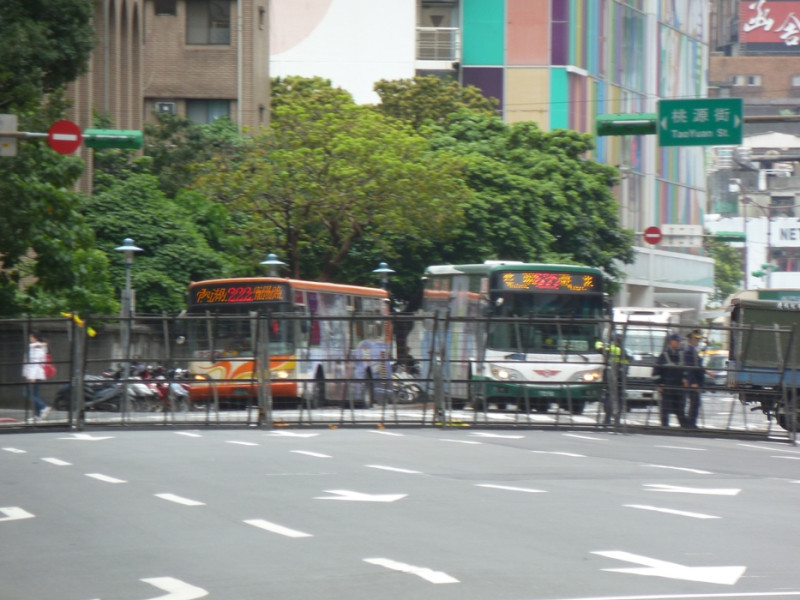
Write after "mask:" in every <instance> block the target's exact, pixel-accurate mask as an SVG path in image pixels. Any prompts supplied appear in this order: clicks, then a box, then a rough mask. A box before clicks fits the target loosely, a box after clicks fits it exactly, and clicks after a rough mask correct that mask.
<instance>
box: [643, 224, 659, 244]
mask: <svg viewBox="0 0 800 600" xmlns="http://www.w3.org/2000/svg"><path fill="white" fill-rule="evenodd" d="M644 241H645V242H647V243H648V244H657V243H658V242H660V241H661V230H660V229H659V228H658V227H656V226H655V225H653V226H651V227H648V228H647V229H645V230H644Z"/></svg>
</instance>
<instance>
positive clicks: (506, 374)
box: [489, 365, 525, 381]
mask: <svg viewBox="0 0 800 600" xmlns="http://www.w3.org/2000/svg"><path fill="white" fill-rule="evenodd" d="M489 372H490V373H491V374H492V377H494V378H495V379H499V380H500V381H523V380H524V379H525V378H524V377H523V376H522V373H520V372H519V371H517V370H516V369H509V368H508V367H503V366H500V365H489Z"/></svg>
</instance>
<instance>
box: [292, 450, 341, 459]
mask: <svg viewBox="0 0 800 600" xmlns="http://www.w3.org/2000/svg"><path fill="white" fill-rule="evenodd" d="M292 452H294V453H295V454H304V455H306V456H313V457H314V458H330V457H331V455H330V454H322V453H320V452H309V451H308V450H292Z"/></svg>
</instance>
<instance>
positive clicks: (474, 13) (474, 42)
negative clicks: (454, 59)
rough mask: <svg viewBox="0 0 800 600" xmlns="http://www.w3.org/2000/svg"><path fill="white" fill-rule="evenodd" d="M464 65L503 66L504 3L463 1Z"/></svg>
mask: <svg viewBox="0 0 800 600" xmlns="http://www.w3.org/2000/svg"><path fill="white" fill-rule="evenodd" d="M463 12H464V16H463V25H462V36H463V46H462V59H463V64H464V65H502V64H503V63H504V61H505V2H503V1H502V0H464V3H463Z"/></svg>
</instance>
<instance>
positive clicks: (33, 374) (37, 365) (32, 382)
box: [22, 332, 52, 419]
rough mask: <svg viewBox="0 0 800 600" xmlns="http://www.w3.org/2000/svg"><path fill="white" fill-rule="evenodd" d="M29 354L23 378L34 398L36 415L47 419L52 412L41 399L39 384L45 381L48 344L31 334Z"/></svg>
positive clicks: (24, 366)
mask: <svg viewBox="0 0 800 600" xmlns="http://www.w3.org/2000/svg"><path fill="white" fill-rule="evenodd" d="M28 340H29V344H28V352H27V356H26V359H25V364H24V365H23V366H22V376H23V377H24V378H25V379H26V380H27V382H28V384H29V385H28V389H29V392H28V393H29V394H31V396H32V397H33V402H34V404H35V406H36V409H35V411H34V415H35V416H36V417H37V418H40V419H46V418H47V415H49V414H50V411H51V410H52V409H51V408H50V407H49V406H47V403H46V402H45V401H44V400H42V399H41V398H40V397H39V382H40V381H44V380H45V379H46V377H45V376H44V363H45V361H46V360H47V342H45V341H44V340H43V339H42V336H40V335H39V334H38V333H34V332H31V334H30V335H29V336H28Z"/></svg>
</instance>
